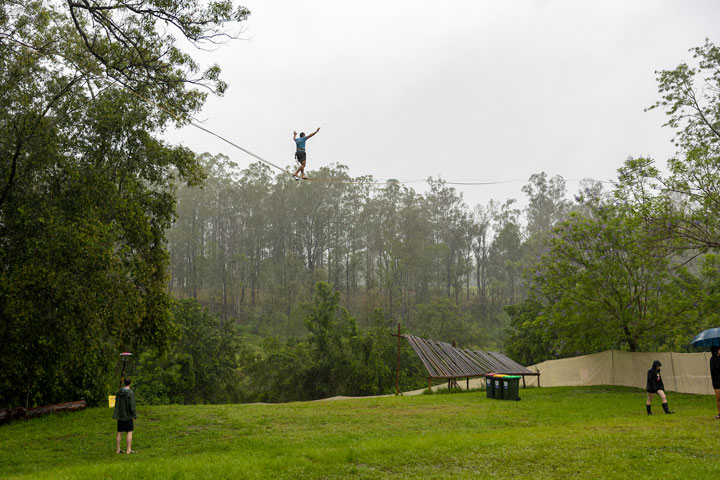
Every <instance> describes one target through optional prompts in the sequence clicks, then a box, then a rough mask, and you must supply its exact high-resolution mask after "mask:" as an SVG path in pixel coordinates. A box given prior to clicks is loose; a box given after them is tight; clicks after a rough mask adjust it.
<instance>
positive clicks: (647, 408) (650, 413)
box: [645, 405, 652, 415]
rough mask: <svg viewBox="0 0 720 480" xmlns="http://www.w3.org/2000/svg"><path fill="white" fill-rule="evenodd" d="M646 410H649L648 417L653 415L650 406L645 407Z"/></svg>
mask: <svg viewBox="0 0 720 480" xmlns="http://www.w3.org/2000/svg"><path fill="white" fill-rule="evenodd" d="M645 410H647V412H648V415H652V407H651V406H650V405H645Z"/></svg>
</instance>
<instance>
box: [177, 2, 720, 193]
mask: <svg viewBox="0 0 720 480" xmlns="http://www.w3.org/2000/svg"><path fill="white" fill-rule="evenodd" d="M243 5H245V6H247V7H248V8H249V9H250V10H251V12H252V15H251V18H250V20H249V21H248V22H247V24H246V26H245V28H246V30H245V33H244V36H245V37H246V38H248V40H247V41H235V42H232V43H230V44H228V45H226V46H224V47H222V48H220V49H219V50H218V51H216V52H213V53H209V54H202V55H198V58H200V60H201V61H202V62H204V63H211V62H216V63H218V64H219V65H220V66H221V67H222V69H223V78H224V80H226V81H227V82H228V83H229V85H230V88H229V89H228V92H227V93H226V95H225V96H224V97H222V98H210V99H209V100H208V102H207V104H206V106H205V108H204V109H203V111H202V112H201V114H200V115H198V118H200V119H203V120H205V123H204V126H205V127H207V128H209V129H211V130H214V131H216V132H218V133H220V134H222V135H225V136H227V137H228V138H230V139H231V140H233V141H234V142H235V143H237V144H239V145H241V146H243V147H245V148H247V149H249V150H251V151H253V152H255V153H257V154H259V155H261V156H263V157H265V158H267V159H269V160H271V161H273V162H275V163H278V164H280V165H290V164H291V162H292V160H293V159H292V156H293V151H294V143H293V142H292V132H293V130H297V131H298V132H299V131H301V130H302V131H305V132H311V131H314V129H315V128H316V127H318V126H319V127H322V130H321V131H320V133H319V134H318V135H317V136H316V137H314V138H312V139H310V140H309V141H308V146H307V150H308V168H309V170H310V174H312V169H314V168H317V167H320V166H325V165H329V164H331V163H342V164H344V165H347V166H348V167H349V169H350V174H351V175H352V176H359V175H373V176H374V177H375V178H381V179H385V178H399V179H424V178H427V177H428V176H436V175H440V176H441V177H442V178H444V179H446V180H512V179H521V180H527V178H528V177H529V176H530V175H531V174H533V173H538V172H540V171H545V172H547V173H548V174H550V175H556V174H559V175H562V176H563V177H565V178H566V179H580V178H585V177H591V178H595V179H598V180H608V179H611V178H615V170H616V169H617V168H618V167H619V166H620V165H621V164H622V162H623V161H624V159H625V158H626V157H627V155H629V154H632V155H634V156H639V155H649V156H652V157H653V158H655V159H656V160H659V162H660V163H661V164H664V159H665V158H667V157H668V156H669V155H671V154H672V153H673V151H674V150H673V147H672V145H671V143H670V138H671V131H670V130H669V129H667V128H661V125H662V124H663V123H664V121H665V120H664V115H663V114H662V113H660V112H657V111H653V112H647V113H646V112H643V109H644V108H645V107H647V106H649V105H651V104H652V103H653V102H654V101H655V100H656V99H657V98H658V94H657V87H656V83H655V74H654V71H655V70H659V69H666V68H673V67H674V66H676V65H677V64H678V63H680V62H682V61H689V60H690V57H691V55H690V53H689V52H688V49H689V48H691V47H694V46H698V45H701V44H702V43H703V42H704V38H705V37H709V38H710V39H711V40H712V41H714V42H715V43H718V42H720V2H717V1H712V0H705V1H701V0H684V1H682V2H680V1H651V0H632V1H628V0H625V1H618V0H610V1H608V0H604V1H593V2H589V1H580V0H563V1H553V0H545V1H540V0H536V1H530V0H525V1H520V0H515V1H509V0H503V1H480V0H470V1H445V2H429V1H424V0H423V1H418V0H412V1H411V0H403V1H398V0H392V1H390V0H383V1H376V0H370V1H364V2H345V1H339V0H322V1H321V0H306V1H302V2H298V1H291V0H274V1H267V0H265V1H257V0H249V1H246V2H244V3H243ZM194 54H198V52H194ZM166 137H167V139H168V140H170V141H172V142H176V143H183V144H184V145H186V146H188V147H190V148H192V149H193V150H195V151H197V152H204V151H208V152H211V153H225V154H227V155H229V156H230V157H231V158H232V159H233V160H234V161H236V162H237V163H238V164H239V165H240V167H241V168H244V167H245V166H247V165H248V164H250V163H252V162H253V161H255V160H254V159H253V158H252V157H249V156H247V155H245V154H243V153H242V152H239V151H237V150H234V149H232V148H231V147H229V146H228V145H226V144H224V143H222V142H220V141H219V140H217V139H215V138H214V137H211V136H209V135H207V134H205V133H203V132H201V131H199V130H196V129H194V128H192V127H187V128H184V129H182V130H179V131H172V132H169V133H168V134H167V135H166ZM411 186H412V187H413V188H415V189H416V190H418V191H424V184H422V183H420V184H411ZM521 186H522V183H511V184H505V185H497V186H472V187H457V188H458V189H459V190H460V191H462V192H463V194H464V197H465V201H466V202H467V203H468V204H469V205H470V206H474V205H475V204H477V203H483V204H484V203H486V202H487V201H488V200H489V199H491V198H495V199H497V200H500V201H503V200H505V199H506V198H509V197H514V198H518V200H521V203H524V201H523V198H522V197H523V194H522V193H521V192H520V188H521ZM576 188H577V183H576V182H568V190H569V191H570V192H574V191H576Z"/></svg>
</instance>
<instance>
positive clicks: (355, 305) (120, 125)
mask: <svg viewBox="0 0 720 480" xmlns="http://www.w3.org/2000/svg"><path fill="white" fill-rule="evenodd" d="M95 5H96V4H95V3H93V2H86V1H78V2H59V1H57V2H55V1H51V2H43V1H25V2H8V1H0V155H1V160H0V345H1V346H0V408H5V407H15V406H23V407H32V406H38V405H45V404H49V403H56V402H66V401H70V400H76V399H80V398H83V399H87V401H88V402H89V403H90V404H93V405H98V404H100V403H102V402H104V401H106V399H107V395H108V394H109V393H110V392H111V391H113V390H114V389H115V388H116V386H117V370H116V368H117V361H118V354H119V353H120V352H132V353H133V360H134V371H133V379H134V388H135V390H136V392H137V396H138V401H139V402H143V403H145V404H168V403H184V404H202V403H237V402H258V401H262V402H284V401H292V400H311V399H319V398H325V397H331V396H336V395H347V396H362V395H378V394H387V393H394V392H395V381H396V364H397V356H398V341H397V338H396V337H393V336H392V334H393V333H397V331H398V325H399V328H400V330H401V331H402V332H404V333H411V334H413V335H417V336H422V337H426V338H433V339H438V340H442V341H446V342H452V341H455V342H456V343H457V344H458V345H460V346H462V347H468V348H470V347H473V348H480V349H484V350H490V351H500V352H504V353H506V354H507V355H509V356H510V357H511V358H513V359H515V360H517V361H518V362H520V363H522V364H523V365H532V364H534V363H538V362H541V361H544V360H548V359H556V358H564V357H571V356H576V355H583V354H589V353H594V352H600V351H603V350H607V349H620V350H627V351H638V352H639V351H675V352H682V351H692V349H691V346H690V344H689V338H691V337H692V335H693V334H694V333H695V332H696V331H700V330H702V329H705V328H709V327H711V326H714V325H716V324H717V320H718V313H717V312H718V311H720V310H719V309H718V306H720V257H719V256H718V254H717V251H718V248H720V48H718V46H716V45H715V44H714V43H713V42H712V41H711V40H707V41H706V42H705V43H704V44H702V45H699V46H696V47H694V48H692V49H691V50H690V52H689V53H688V55H687V63H682V64H680V65H678V66H675V67H672V66H667V65H658V66H657V68H658V72H657V80H656V81H657V90H658V93H657V100H656V103H654V104H652V105H648V106H647V107H648V109H658V110H660V111H662V112H664V113H666V114H667V116H666V118H667V123H666V124H665V126H664V128H666V129H670V130H672V131H673V134H674V141H675V145H676V150H677V153H676V154H675V155H674V156H673V157H672V158H667V159H652V158H632V157H628V158H627V159H614V158H608V159H607V162H608V163H617V178H616V179H615V180H614V181H612V182H599V181H597V180H595V179H587V180H585V181H583V182H581V183H580V184H577V185H576V186H575V188H573V189H570V188H569V187H568V185H567V184H566V182H565V180H564V179H563V178H562V177H561V176H558V175H551V174H548V173H546V172H547V171H548V170H549V169H548V168H543V167H542V166H539V167H538V171H537V172H535V173H534V174H532V175H531V176H529V178H528V179H527V182H526V183H525V184H524V186H523V187H522V192H523V194H524V197H522V198H517V199H515V198H498V199H495V200H493V201H490V202H489V203H487V204H485V205H468V204H467V203H466V202H465V200H464V198H463V195H462V193H461V192H460V191H459V190H458V189H457V187H456V186H454V185H452V184H449V183H447V182H446V181H444V180H443V179H442V177H430V178H428V179H427V187H425V186H423V188H422V189H420V190H416V189H414V188H413V187H412V186H410V185H408V184H403V183H401V182H398V181H388V182H385V181H382V182H380V181H377V180H375V179H374V178H373V177H356V176H353V175H352V165H343V164H342V163H333V164H330V165H329V166H325V167H322V168H316V167H313V168H312V169H311V170H309V172H308V173H309V176H310V180H307V181H299V182H298V181H295V180H294V179H293V177H292V176H291V175H289V174H288V173H287V172H283V171H278V170H277V169H274V168H272V167H271V166H269V165H267V164H265V163H263V162H258V161H256V160H255V159H253V158H251V157H249V156H247V155H244V154H243V153H241V152H238V151H236V150H231V149H227V150H224V149H223V148H222V147H221V146H218V148H217V150H216V151H214V152H209V153H208V152H194V151H191V150H189V149H188V148H186V147H183V146H177V145H172V144H169V143H168V142H166V141H165V140H164V139H163V133H164V132H166V131H167V130H169V129H173V128H177V127H181V126H183V125H187V124H188V123H189V122H190V121H191V119H192V115H193V114H195V113H197V112H199V111H200V109H201V107H202V105H203V103H204V102H205V100H206V99H207V97H208V95H222V94H223V93H224V92H225V90H226V88H227V85H226V84H225V83H224V81H223V80H222V79H221V72H220V68H219V67H218V66H211V67H209V68H206V69H202V68H201V67H200V66H199V65H198V64H197V63H196V61H195V60H194V59H193V57H192V56H191V55H190V54H188V53H186V52H185V51H184V50H183V49H181V47H180V45H179V43H178V42H179V40H178V39H176V38H173V37H171V36H169V35H167V33H166V32H165V30H164V29H163V28H161V25H167V24H171V25H172V26H173V28H174V29H175V31H176V32H177V33H176V36H177V37H178V38H182V40H183V42H189V43H190V44H197V45H203V44H205V43H206V42H212V41H214V40H219V39H225V38H228V39H229V38H233V37H234V36H236V32H235V31H234V30H233V29H234V28H236V26H237V25H241V24H242V23H243V22H244V21H245V19H246V18H247V16H248V15H249V12H248V11H247V10H246V9H244V8H242V7H235V8H233V6H232V4H231V2H216V3H210V4H209V5H205V4H201V2H195V1H189V2H152V1H144V0H138V1H135V2H133V3H132V4H124V3H123V2H110V3H109V5H111V6H112V8H107V9H106V8H96V7H95ZM128 5H129V6H128ZM203 5H205V6H203ZM116 9H117V10H118V11H119V10H120V9H123V11H122V14H117V15H116V14H114V12H115V10H116ZM663 68H670V69H668V70H662V69H663ZM658 128H660V126H658ZM282 141H284V142H287V139H283V140H282ZM213 145H221V144H213ZM500 160H501V159H487V161H488V162H496V161H500ZM469 188H483V187H482V186H473V187H469ZM399 363H400V376H399V385H400V390H401V391H405V390H411V389H416V388H422V387H424V386H426V385H427V373H426V372H425V370H424V368H423V365H422V363H421V362H420V361H419V359H418V358H417V357H416V356H415V355H414V353H413V351H412V350H411V349H410V347H409V346H408V345H407V344H402V345H401V347H400V362H399Z"/></svg>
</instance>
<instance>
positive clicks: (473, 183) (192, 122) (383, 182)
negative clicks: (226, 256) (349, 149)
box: [120, 83, 612, 186]
mask: <svg viewBox="0 0 720 480" xmlns="http://www.w3.org/2000/svg"><path fill="white" fill-rule="evenodd" d="M120 85H121V86H123V87H124V88H125V89H126V90H127V91H129V92H130V93H132V94H133V95H135V96H136V97H138V98H139V99H141V100H143V101H144V102H147V103H149V104H150V105H153V106H155V107H156V108H158V109H160V110H162V111H163V112H165V113H167V114H168V115H170V116H171V117H173V118H174V119H175V120H176V121H178V122H183V119H182V118H181V117H180V116H179V115H176V114H175V113H173V112H171V111H170V110H168V109H166V108H164V107H163V106H161V105H158V104H157V103H156V102H154V101H152V100H150V99H149V98H146V97H145V96H143V95H141V94H140V93H138V92H136V91H134V90H132V89H130V88H128V87H127V86H125V85H122V84H121V83H120ZM188 117H189V119H190V120H189V121H188V122H189V124H190V125H192V126H193V127H195V128H197V129H199V130H202V131H203V132H205V133H208V134H210V135H212V136H214V137H216V138H219V139H220V140H222V141H223V142H225V143H227V144H228V145H230V146H232V147H235V148H237V149H238V150H240V151H242V152H245V153H246V154H248V155H250V156H252V157H255V158H257V159H258V160H260V161H261V162H263V163H266V164H268V165H270V166H272V167H274V168H276V169H278V170H280V171H281V172H283V173H287V174H288V175H291V176H294V175H293V174H292V172H290V171H289V170H286V169H285V168H283V167H280V166H278V165H275V164H274V163H273V162H271V161H270V160H267V159H265V158H263V157H261V156H260V155H257V154H256V153H253V152H251V151H250V150H248V149H246V148H243V147H241V146H240V145H238V144H236V143H234V142H232V141H230V140H228V139H227V138H225V137H223V136H222V135H220V134H218V133H215V132H213V131H212V130H210V129H208V128H205V127H203V126H202V125H200V124H199V123H197V122H198V121H197V119H196V118H195V117H193V116H192V115H189V114H188ZM306 180H311V181H315V182H320V183H329V184H339V185H389V184H392V183H400V184H407V183H418V182H425V181H426V180H424V179H417V180H396V179H387V180H383V179H379V180H373V181H348V180H331V179H320V180H318V179H313V178H308V179H306ZM587 180H592V179H587ZM564 181H566V182H577V181H582V180H577V179H564ZM595 181H597V182H601V183H612V182H611V181H603V180H595ZM442 182H443V183H445V184H447V185H468V186H481V185H500V184H504V183H517V182H527V180H517V179H515V180H488V181H484V180H467V181H448V180H442Z"/></svg>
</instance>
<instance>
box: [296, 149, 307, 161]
mask: <svg viewBox="0 0 720 480" xmlns="http://www.w3.org/2000/svg"><path fill="white" fill-rule="evenodd" d="M295 158H296V159H297V161H298V162H300V163H304V162H305V152H304V151H302V150H298V151H296V152H295Z"/></svg>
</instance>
